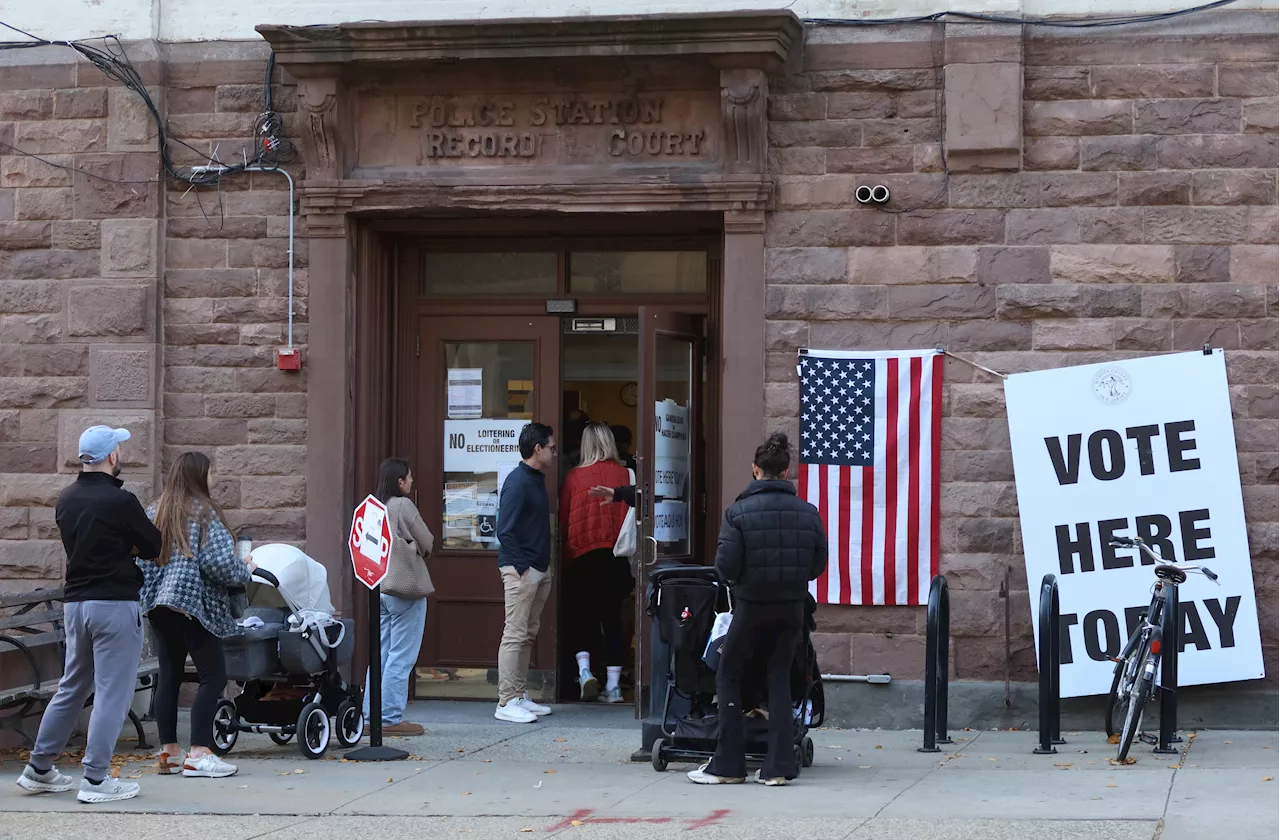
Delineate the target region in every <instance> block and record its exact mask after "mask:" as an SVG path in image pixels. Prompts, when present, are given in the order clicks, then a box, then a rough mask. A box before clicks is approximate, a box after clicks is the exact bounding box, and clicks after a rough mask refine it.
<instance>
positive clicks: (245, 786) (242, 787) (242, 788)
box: [240, 785, 249, 790]
mask: <svg viewBox="0 0 1280 840" xmlns="http://www.w3.org/2000/svg"><path fill="white" fill-rule="evenodd" d="M240 789H241V790H248V789H249V786H248V785H241V786H240Z"/></svg>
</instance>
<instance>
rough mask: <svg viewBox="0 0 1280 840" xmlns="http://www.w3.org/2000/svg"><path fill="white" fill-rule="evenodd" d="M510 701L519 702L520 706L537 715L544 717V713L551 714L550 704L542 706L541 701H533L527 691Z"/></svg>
mask: <svg viewBox="0 0 1280 840" xmlns="http://www.w3.org/2000/svg"><path fill="white" fill-rule="evenodd" d="M511 702H513V703H519V704H520V708H522V709H527V710H528V711H530V712H533V713H534V714H535V715H537V716H538V717H544V716H546V715H549V714H551V707H550V706H544V705H542V704H541V703H535V702H534V701H533V698H532V697H530V696H529V692H527V691H526V692H525V693H524V694H522V695H520V696H519V697H517V698H516V699H515V700H513V701H511Z"/></svg>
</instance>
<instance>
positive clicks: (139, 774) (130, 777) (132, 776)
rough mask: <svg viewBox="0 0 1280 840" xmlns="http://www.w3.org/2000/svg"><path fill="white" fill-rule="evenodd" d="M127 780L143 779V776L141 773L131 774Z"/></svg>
mask: <svg viewBox="0 0 1280 840" xmlns="http://www.w3.org/2000/svg"><path fill="white" fill-rule="evenodd" d="M125 778H126V779H141V778H142V774H141V773H130V774H129V775H128V776H125Z"/></svg>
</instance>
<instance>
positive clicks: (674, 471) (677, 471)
mask: <svg viewBox="0 0 1280 840" xmlns="http://www.w3.org/2000/svg"><path fill="white" fill-rule="evenodd" d="M688 475H689V459H688V458H669V457H664V456H662V455H659V456H657V457H656V458H654V459H653V492H654V493H655V494H657V495H659V496H677V497H678V496H682V495H684V482H685V479H686V478H687V477H688Z"/></svg>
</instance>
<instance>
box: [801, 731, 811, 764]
mask: <svg viewBox="0 0 1280 840" xmlns="http://www.w3.org/2000/svg"><path fill="white" fill-rule="evenodd" d="M800 766H801V767H812V766H813V739H812V738H810V737H809V736H808V735H806V736H804V740H803V741H801V742H800Z"/></svg>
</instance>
